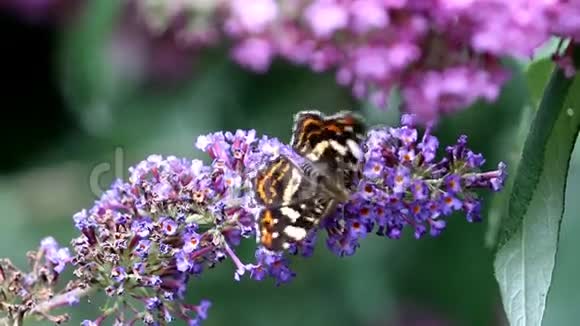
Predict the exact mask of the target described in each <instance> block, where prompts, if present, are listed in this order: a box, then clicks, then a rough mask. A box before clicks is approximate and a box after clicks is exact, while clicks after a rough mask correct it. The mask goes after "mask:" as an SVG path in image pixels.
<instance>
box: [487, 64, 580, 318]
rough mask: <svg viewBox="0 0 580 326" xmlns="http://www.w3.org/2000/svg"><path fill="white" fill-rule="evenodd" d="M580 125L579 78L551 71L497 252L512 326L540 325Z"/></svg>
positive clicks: (498, 274)
mask: <svg viewBox="0 0 580 326" xmlns="http://www.w3.org/2000/svg"><path fill="white" fill-rule="evenodd" d="M579 127H580V77H576V78H575V79H568V78H565V76H564V75H563V73H562V72H561V71H559V70H558V71H555V72H554V73H553V74H552V77H551V79H550V82H549V83H548V85H547V86H546V89H545V92H544V96H543V99H542V102H541V105H540V108H539V110H538V112H537V114H536V116H535V118H534V121H533V123H532V126H531V128H530V132H529V134H528V136H527V139H526V142H525V145H524V150H523V153H522V158H521V160H520V164H519V166H518V168H517V173H516V175H515V176H513V177H515V180H514V186H513V191H512V193H511V197H510V199H509V205H508V207H509V209H508V213H509V214H508V217H507V218H506V219H504V221H503V224H502V230H501V233H500V236H499V242H498V243H499V245H498V251H497V253H496V257H495V263H494V269H495V276H496V279H497V281H498V283H499V286H500V291H501V296H502V301H503V305H504V309H505V311H506V314H507V318H508V320H509V322H510V324H511V325H524V326H529V325H534V326H535V325H541V322H542V318H543V314H544V310H545V307H546V296H547V293H548V291H549V288H550V283H551V280H552V271H553V269H554V262H555V256H556V251H557V243H558V235H559V230H560V222H561V220H562V214H563V212H564V193H565V189H566V177H567V172H568V165H569V161H570V155H571V153H572V150H573V147H574V144H575V141H576V136H577V133H578V128H579Z"/></svg>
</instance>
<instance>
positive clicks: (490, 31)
mask: <svg viewBox="0 0 580 326" xmlns="http://www.w3.org/2000/svg"><path fill="white" fill-rule="evenodd" d="M137 3H138V8H140V13H141V14H143V15H144V16H145V17H146V21H148V22H150V23H151V25H155V26H156V27H157V28H156V30H159V26H165V27H166V28H165V29H161V31H160V32H159V33H163V32H165V34H171V33H174V34H175V39H176V42H177V43H178V44H181V45H186V46H190V47H193V48H205V47H208V46H214V45H216V44H220V43H226V40H227V44H231V45H232V46H231V49H230V55H231V58H232V59H233V60H234V61H236V62H237V63H239V64H240V65H242V66H243V67H246V68H247V69H250V70H252V71H255V72H258V73H262V72H265V71H267V70H268V69H269V67H270V65H271V63H272V62H273V61H274V60H275V59H277V58H282V59H284V60H285V61H287V62H290V63H292V64H296V65H300V66H306V67H309V68H310V69H311V70H312V71H314V72H323V71H331V72H334V73H335V74H336V80H337V82H338V83H339V84H340V85H344V86H345V87H349V88H350V89H351V90H352V93H353V94H354V95H355V96H356V97H358V98H364V99H369V100H371V101H372V102H373V103H374V104H376V105H378V106H380V107H384V106H385V105H386V104H385V103H386V102H387V98H388V96H389V94H390V92H391V91H392V90H395V89H398V90H399V91H400V93H401V95H402V99H403V106H402V107H403V109H404V110H405V111H406V112H408V113H413V114H416V115H417V117H418V118H419V119H420V120H421V121H424V122H426V121H434V120H436V119H437V118H438V117H439V116H440V115H444V114H449V113H453V112H456V111H458V110H462V109H465V108H466V107H468V106H469V105H470V104H472V103H474V102H475V101H476V100H478V99H483V100H487V101H490V102H493V101H494V100H495V99H496V98H497V97H498V95H499V92H500V90H501V86H502V85H503V84H504V83H505V82H506V80H508V78H509V74H508V71H507V70H506V69H505V67H504V66H503V65H502V64H501V59H502V58H504V57H514V58H517V59H529V58H531V57H532V56H533V55H534V54H535V51H536V50H537V49H538V48H539V47H540V46H541V45H542V44H544V43H545V42H546V41H547V40H549V39H550V37H551V36H558V37H561V38H563V39H566V40H569V41H571V43H574V42H578V41H580V23H578V22H579V21H580V9H579V8H580V2H579V1H578V0H551V1H545V0H510V1H504V0H469V1H457V0H439V1H426V0H386V1H385V0H300V1H296V0H282V1H274V0H222V1H182V2H176V1H169V0H165V1H138V2H137ZM184 17H187V18H186V19H185V20H186V21H187V22H188V23H187V24H186V25H187V28H178V27H176V26H182V25H183V20H184ZM175 31H177V32H175ZM568 49H570V48H568ZM570 58H571V56H570V53H569V51H567V50H565V49H564V47H563V46H561V47H559V49H558V50H557V51H556V52H555V53H554V59H555V60H556V61H557V62H558V63H560V64H561V65H562V66H563V67H564V68H565V69H566V71H567V72H568V73H569V74H573V73H574V72H575V67H574V66H573V65H572V62H571V60H570Z"/></svg>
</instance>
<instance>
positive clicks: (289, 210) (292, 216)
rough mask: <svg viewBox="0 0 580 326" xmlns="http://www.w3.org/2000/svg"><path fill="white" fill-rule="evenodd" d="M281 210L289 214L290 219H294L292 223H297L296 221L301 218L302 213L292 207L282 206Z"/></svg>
mask: <svg viewBox="0 0 580 326" xmlns="http://www.w3.org/2000/svg"><path fill="white" fill-rule="evenodd" d="M280 212H281V213H282V214H284V215H286V216H288V218H289V219H290V221H292V223H296V221H297V220H298V219H299V218H300V213H299V212H297V211H295V210H293V209H292V208H290V207H282V208H280Z"/></svg>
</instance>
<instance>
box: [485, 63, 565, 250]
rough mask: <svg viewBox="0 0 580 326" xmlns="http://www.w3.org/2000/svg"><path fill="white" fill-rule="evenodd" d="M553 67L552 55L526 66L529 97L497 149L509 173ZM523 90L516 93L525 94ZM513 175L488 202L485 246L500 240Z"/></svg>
mask: <svg viewBox="0 0 580 326" xmlns="http://www.w3.org/2000/svg"><path fill="white" fill-rule="evenodd" d="M553 70H554V62H553V61H552V60H551V59H549V58H542V59H540V60H537V61H535V62H534V63H532V64H530V65H528V66H527V69H526V71H525V84H526V85H527V94H529V99H526V100H524V101H525V102H524V107H523V108H522V110H521V111H520V112H519V117H518V118H519V119H518V120H517V121H515V123H514V125H513V127H511V128H509V130H506V131H507V132H504V133H503V134H502V135H501V137H502V139H503V141H502V142H501V143H500V144H499V146H500V148H499V149H498V151H499V152H500V153H502V160H504V161H505V162H506V163H507V166H508V175H514V174H515V172H516V167H517V165H518V163H519V162H520V158H521V153H522V150H523V148H524V142H525V139H526V134H527V132H528V131H529V129H530V126H531V124H532V120H533V119H534V115H535V114H536V108H537V107H538V105H539V102H540V101H541V99H542V95H543V93H544V89H545V88H546V85H547V84H548V81H549V80H550V75H551V73H552V71H553ZM516 91H518V92H520V93H519V94H515V96H522V94H521V91H520V90H516ZM513 184H514V178H508V180H507V182H506V185H505V187H504V189H503V192H502V193H500V194H497V195H495V196H493V199H492V201H491V203H490V205H489V214H488V217H487V220H488V221H489V222H488V229H487V232H486V234H485V246H486V247H488V248H494V247H495V246H496V243H497V236H498V232H499V231H500V227H501V221H502V219H503V218H505V216H507V215H508V204H509V198H510V194H511V192H512V189H513Z"/></svg>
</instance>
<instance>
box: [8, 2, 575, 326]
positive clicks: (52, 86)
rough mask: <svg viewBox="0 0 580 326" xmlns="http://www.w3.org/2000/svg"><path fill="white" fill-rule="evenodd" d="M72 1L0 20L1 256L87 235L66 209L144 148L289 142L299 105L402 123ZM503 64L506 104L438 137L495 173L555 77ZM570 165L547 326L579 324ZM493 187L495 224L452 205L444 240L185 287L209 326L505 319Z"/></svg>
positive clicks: (277, 70) (280, 69) (324, 86)
mask: <svg viewBox="0 0 580 326" xmlns="http://www.w3.org/2000/svg"><path fill="white" fill-rule="evenodd" d="M69 10H70V12H71V14H70V15H65V16H66V17H64V18H63V17H58V18H55V17H51V19H47V20H34V21H31V20H29V19H26V16H25V15H23V14H22V12H16V11H9V10H6V11H4V12H2V13H1V17H0V24H1V28H0V35H1V36H2V38H1V39H2V40H4V46H3V51H1V52H2V60H0V65H1V67H2V68H1V70H0V71H2V74H3V79H4V84H5V85H6V86H4V88H3V91H2V98H3V100H4V102H3V107H4V114H3V116H2V118H0V121H1V124H0V125H1V128H0V136H1V137H0V139H1V140H0V141H1V142H2V147H1V148H2V152H1V153H2V154H1V155H2V159H1V160H0V212H1V213H0V219H1V223H2V224H1V227H0V257H6V258H10V259H11V260H13V261H14V262H15V263H17V264H18V265H20V266H24V265H25V257H24V254H25V252H26V251H27V250H30V249H34V248H35V247H36V246H37V245H38V242H39V241H40V239H41V238H42V237H44V236H47V235H53V236H54V237H55V238H57V240H58V241H59V242H60V243H61V244H67V245H68V242H69V241H70V239H71V238H72V237H74V236H76V234H77V233H76V230H75V229H74V227H73V224H72V221H71V216H72V215H73V214H74V213H75V212H77V211H79V210H81V209H82V208H89V207H90V206H91V204H92V202H93V201H94V200H95V199H96V198H97V196H98V195H99V191H100V189H101V190H102V189H105V188H106V187H107V185H108V184H109V183H110V182H111V180H112V179H113V178H116V177H122V178H126V177H127V169H128V167H129V166H131V165H134V164H136V163H137V162H138V161H140V160H142V159H144V158H145V157H146V156H147V155H149V154H154V153H155V154H163V155H177V156H183V157H189V158H203V159H205V157H204V156H203V154H202V153H200V152H199V151H197V150H194V149H193V143H194V141H195V139H196V137H197V136H198V135H200V134H203V133H206V132H210V131H216V130H232V131H233V130H235V129H238V128H241V129H247V128H255V129H257V131H258V132H259V133H261V134H262V133H264V134H268V135H271V136H276V137H280V138H281V139H283V140H284V141H288V140H289V136H290V128H291V124H292V116H293V115H294V113H296V112H297V111H299V110H303V109H319V110H321V111H324V112H328V113H331V112H335V111H338V110H344V109H351V110H359V111H361V112H362V113H363V114H364V115H365V116H366V117H367V119H368V121H369V122H370V123H371V124H379V123H380V124H389V125H393V124H396V123H397V121H398V118H399V113H398V111H397V109H396V99H395V100H394V101H393V105H392V107H391V108H390V109H389V110H388V111H379V110H377V109H375V108H373V107H371V106H370V105H367V104H365V103H360V102H357V101H355V100H354V99H353V98H352V97H351V96H350V91H349V90H348V89H344V88H340V87H338V86H337V85H336V83H335V81H334V76H333V75H332V73H328V74H314V73H311V72H310V71H309V70H308V69H306V68H300V67H293V66H289V65H287V64H285V63H284V62H275V64H274V65H273V66H272V67H271V69H270V70H269V72H268V73H266V74H263V75H258V74H253V73H250V72H247V71H245V70H243V69H242V68H240V67H238V66H236V65H235V64H233V63H232V62H231V61H230V60H229V59H228V54H227V52H226V51H225V50H224V49H220V48H215V49H210V50H207V49H206V50H203V51H200V50H192V49H190V48H184V47H181V46H180V45H179V44H178V43H176V42H174V40H173V38H172V37H171V35H160V36H152V35H149V34H147V33H146V32H145V29H144V28H143V27H142V26H140V25H139V23H138V22H136V21H135V20H134V19H133V18H134V17H133V16H132V13H131V12H130V11H127V10H126V9H125V8H122V7H120V6H119V5H118V4H116V3H115V2H113V1H95V2H91V3H90V4H89V5H88V6H86V7H82V9H79V8H74V9H73V8H69ZM72 13H74V14H72ZM506 65H509V66H510V67H511V69H512V72H513V79H512V81H511V82H510V83H509V84H508V85H507V86H506V87H505V89H504V92H503V93H502V96H501V98H500V100H499V101H498V102H497V103H496V104H493V105H490V104H484V103H478V104H476V105H474V106H473V107H472V108H470V109H469V110H466V111H464V112H462V113H460V114H457V115H455V116H453V117H448V118H445V119H444V120H443V121H442V123H441V124H440V125H439V126H438V129H437V130H436V134H437V135H438V136H439V137H441V139H442V144H447V143H450V142H452V141H454V140H455V139H456V137H457V136H458V135H460V134H462V133H465V134H467V135H468V136H469V139H470V144H471V145H470V146H471V147H472V148H473V149H474V150H475V151H479V152H482V153H484V154H485V156H486V158H487V165H486V167H487V168H488V169H493V168H494V167H495V166H496V164H497V162H498V161H499V160H506V161H509V162H511V163H512V164H513V163H514V162H515V161H517V158H518V150H519V148H520V146H521V142H522V141H523V136H525V126H526V122H527V121H529V119H530V117H531V114H532V113H533V108H534V107H535V101H536V100H537V99H536V98H534V95H535V96H537V94H535V93H534V92H535V88H537V87H538V86H537V84H541V82H542V81H543V80H544V78H545V74H538V75H537V76H534V78H536V79H537V80H526V77H525V69H526V66H525V65H523V64H519V63H513V62H506ZM536 93H537V92H536ZM522 130H523V131H524V132H522ZM571 165H572V166H571V170H570V171H571V172H570V180H569V182H568V192H567V199H568V202H567V209H566V215H565V217H564V221H563V228H562V229H563V232H562V235H561V238H560V252H559V254H558V259H557V264H556V271H555V273H554V282H553V287H552V291H551V292H550V295H549V298H548V308H547V313H546V317H545V321H544V325H575V324H576V320H577V307H578V306H579V305H580V291H577V290H576V291H575V289H574V288H573V287H571V286H570V284H571V282H574V281H576V280H577V277H576V275H579V272H580V260H578V259H577V250H575V249H576V248H578V247H579V246H580V238H579V237H577V236H575V235H576V233H578V232H580V220H579V219H578V216H577V215H578V214H577V212H578V211H580V201H578V200H574V198H576V197H577V196H578V194H580V152H578V151H576V153H575V154H574V157H573V160H572V162H571ZM95 171H100V174H97V173H96V172H95ZM97 176H98V178H96V177H97ZM95 181H97V183H95ZM483 195H484V198H485V203H486V206H485V209H484V213H485V215H484V216H485V217H486V219H485V222H484V223H481V224H473V225H470V224H468V223H467V222H466V221H465V219H464V218H463V217H462V216H455V217H453V218H452V220H451V221H450V223H449V227H448V229H447V230H446V232H444V233H443V235H442V236H441V237H439V238H436V239H430V238H425V239H423V240H420V241H416V240H414V239H412V237H411V235H410V234H407V235H406V237H405V238H404V239H402V240H399V241H393V240H388V239H382V238H381V239H379V238H375V237H370V238H368V239H367V240H365V241H363V243H362V246H361V248H360V249H359V250H358V252H357V254H356V255H355V256H353V257H348V258H338V257H335V256H334V255H332V254H331V253H329V252H328V250H326V249H325V248H324V244H323V243H322V241H319V244H318V248H317V250H316V251H315V255H314V256H313V257H312V258H309V259H301V258H295V259H293V264H292V265H293V267H294V269H295V271H296V272H297V274H298V275H297V278H296V279H295V280H294V281H293V282H292V283H290V284H287V285H284V286H281V287H278V288H277V287H276V286H274V285H273V284H272V282H270V281H266V282H262V283H257V282H253V281H251V280H243V281H242V282H240V283H236V282H235V281H234V280H233V271H234V268H233V266H232V264H231V263H230V262H229V261H226V262H224V263H223V264H221V265H220V266H219V267H218V268H216V269H214V270H211V271H209V272H206V273H204V274H203V275H202V277H201V278H199V279H198V280H195V281H194V282H192V283H191V287H190V290H189V298H190V300H191V302H192V303H194V302H198V301H199V299H201V298H208V299H210V300H212V302H213V307H212V308H211V310H210V317H209V320H208V321H207V322H206V323H205V324H204V325H210V326H211V325H256V326H259V325H272V324H275V325H280V326H284V325H369V326H371V325H376V326H380V325H393V326H436V325H482V326H483V325H506V323H505V319H504V317H503V310H502V307H501V303H500V299H499V292H498V287H497V284H496V282H495V280H494V277H493V269H492V261H493V253H492V250H491V249H490V248H487V247H486V246H485V241H486V233H487V230H488V228H489V225H490V223H489V219H488V218H487V217H488V216H490V215H493V216H496V217H497V216H500V215H501V201H498V199H501V197H500V196H489V195H488V194H483ZM495 197H498V198H495ZM492 220H493V219H492ZM492 224H493V223H492ZM487 237H489V234H488V235H487ZM320 240H322V239H320ZM245 249H246V250H245V251H244V252H242V253H241V255H242V256H243V257H245V258H246V259H247V260H251V259H252V251H251V246H249V245H248V246H245ZM576 284H577V282H576ZM72 312H73V320H72V321H71V324H78V323H79V322H80V321H81V320H83V319H86V318H88V319H91V318H94V317H96V316H97V315H98V311H97V310H96V306H95V305H89V304H87V303H86V302H85V301H83V303H82V304H81V306H80V307H79V309H76V310H74V311H72ZM38 324H48V323H42V322H41V323H38Z"/></svg>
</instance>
